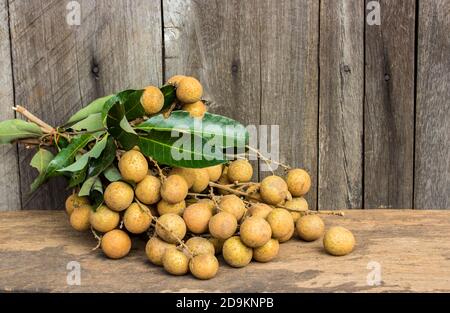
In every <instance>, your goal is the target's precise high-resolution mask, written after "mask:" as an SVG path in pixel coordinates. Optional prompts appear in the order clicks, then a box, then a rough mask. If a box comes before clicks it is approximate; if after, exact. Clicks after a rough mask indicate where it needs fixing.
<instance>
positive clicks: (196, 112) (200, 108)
mask: <svg viewBox="0 0 450 313" xmlns="http://www.w3.org/2000/svg"><path fill="white" fill-rule="evenodd" d="M181 109H182V110H183V111H186V112H189V115H190V116H191V117H196V118H203V116H204V115H205V113H206V112H207V111H208V108H207V107H206V105H205V104H204V103H203V101H197V102H194V103H188V104H184V105H183V106H182V108H181Z"/></svg>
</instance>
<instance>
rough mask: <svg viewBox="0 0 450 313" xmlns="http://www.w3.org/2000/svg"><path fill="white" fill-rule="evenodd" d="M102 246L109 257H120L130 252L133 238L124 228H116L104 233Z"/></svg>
mask: <svg viewBox="0 0 450 313" xmlns="http://www.w3.org/2000/svg"><path fill="white" fill-rule="evenodd" d="M101 248H102V250H103V253H105V255H106V256H107V257H108V258H110V259H120V258H123V257H124V256H126V255H127V254H128V253H129V252H130V249H131V239H130V237H129V236H128V235H127V233H126V232H124V231H123V230H120V229H114V230H111V231H109V232H107V233H106V234H104V235H103V237H102V241H101Z"/></svg>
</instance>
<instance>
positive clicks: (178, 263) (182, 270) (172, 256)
mask: <svg viewBox="0 0 450 313" xmlns="http://www.w3.org/2000/svg"><path fill="white" fill-rule="evenodd" d="M162 264H163V267H164V269H165V270H166V271H167V272H168V273H170V274H172V275H177V276H180V275H184V274H186V273H187V272H188V271H189V259H188V257H187V256H186V254H184V253H183V252H182V251H180V250H178V249H177V248H168V249H166V251H165V252H164V254H163V257H162Z"/></svg>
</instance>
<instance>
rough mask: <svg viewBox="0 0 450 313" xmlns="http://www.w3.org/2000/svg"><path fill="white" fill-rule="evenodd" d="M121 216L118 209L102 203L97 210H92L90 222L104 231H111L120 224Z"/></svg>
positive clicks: (98, 229) (96, 228)
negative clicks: (114, 209)
mask: <svg viewBox="0 0 450 313" xmlns="http://www.w3.org/2000/svg"><path fill="white" fill-rule="evenodd" d="M119 221H120V216H119V213H117V212H116V211H113V210H110V209H109V208H108V207H107V206H106V205H101V206H100V207H98V208H97V210H96V211H95V212H94V211H91V214H90V216H89V222H90V223H91V225H92V227H93V228H94V229H95V230H97V231H99V232H102V233H106V232H109V231H111V230H113V229H114V228H116V227H117V225H119Z"/></svg>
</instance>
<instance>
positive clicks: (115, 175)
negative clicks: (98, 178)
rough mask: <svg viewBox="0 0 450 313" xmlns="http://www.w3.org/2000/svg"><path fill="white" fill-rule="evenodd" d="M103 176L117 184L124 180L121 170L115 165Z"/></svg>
mask: <svg viewBox="0 0 450 313" xmlns="http://www.w3.org/2000/svg"><path fill="white" fill-rule="evenodd" d="M103 175H104V176H105V178H106V179H107V180H109V181H110V182H115V181H118V180H121V179H122V175H120V172H119V170H118V169H117V167H115V166H114V165H111V166H110V167H108V168H107V169H106V170H105V171H104V172H103Z"/></svg>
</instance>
